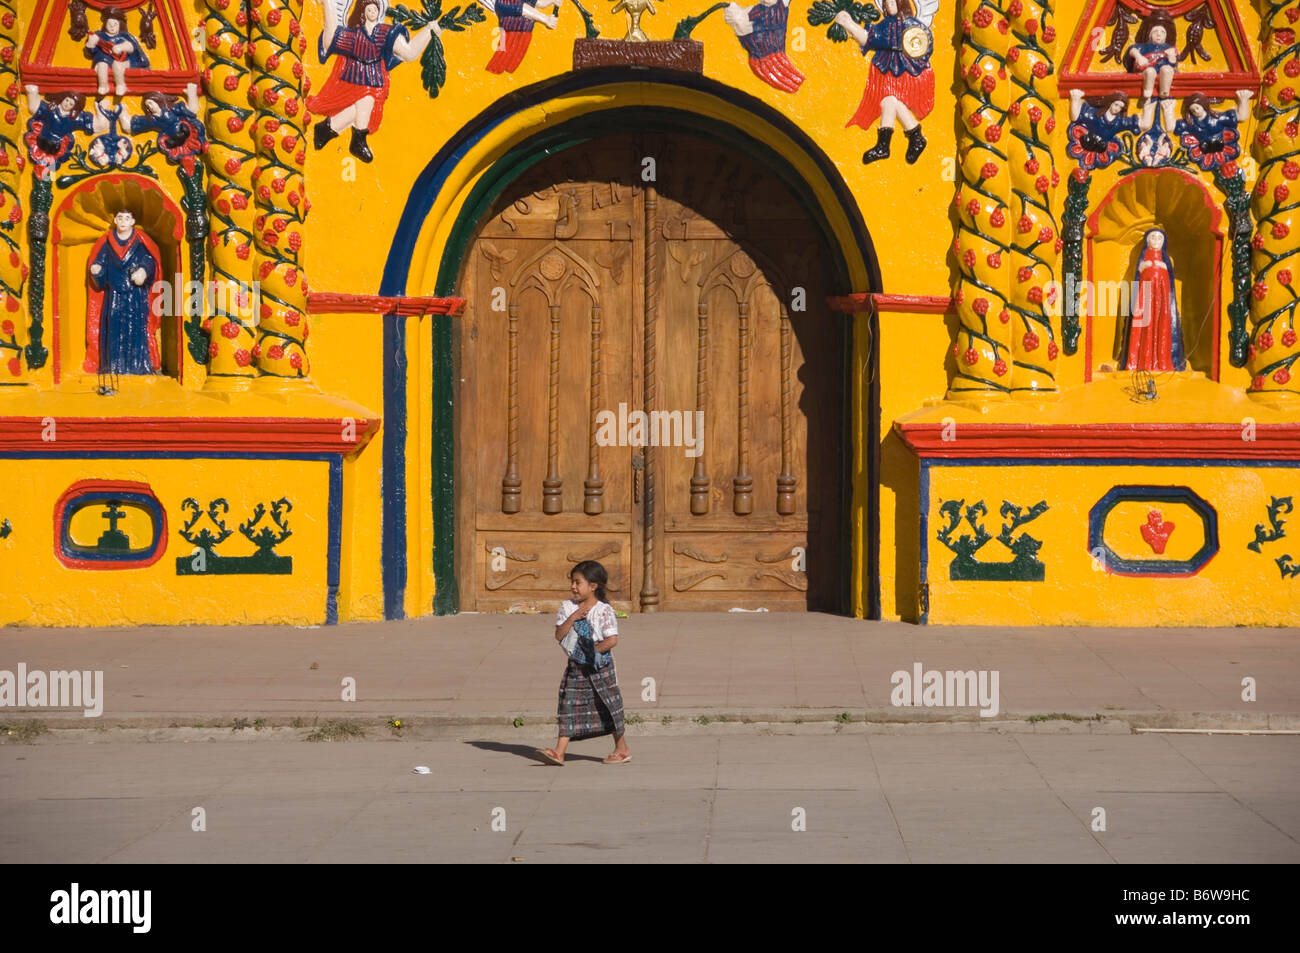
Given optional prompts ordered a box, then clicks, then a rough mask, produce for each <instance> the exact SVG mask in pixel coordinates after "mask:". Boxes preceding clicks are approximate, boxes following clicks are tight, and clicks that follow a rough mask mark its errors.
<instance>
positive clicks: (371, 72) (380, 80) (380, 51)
mask: <svg viewBox="0 0 1300 953" xmlns="http://www.w3.org/2000/svg"><path fill="white" fill-rule="evenodd" d="M347 3H348V0H321V10H322V11H323V12H324V17H325V29H324V30H322V31H321V35H320V41H319V44H318V50H317V52H318V54H319V56H320V61H321V62H322V63H324V62H325V61H326V60H327V59H328V58H329V57H330V56H335V57H336V59H335V60H334V70H333V72H331V73H330V75H329V79H327V80H325V85H324V86H322V87H321V90H320V92H319V93H317V94H316V95H314V96H312V97H310V98H308V100H307V109H308V110H310V111H311V112H314V113H319V114H321V115H322V116H323V117H324V118H322V119H321V120H320V121H319V122H317V123H316V125H315V127H314V141H315V145H316V148H317V149H323V148H324V147H325V144H326V143H327V142H329V141H330V140H331V139H333V138H334V137H335V136H337V135H338V134H339V133H341V132H342V131H343V130H344V129H348V128H351V130H352V141H351V143H350V144H349V146H348V151H349V152H350V153H352V154H353V155H354V156H356V157H357V158H358V159H360V160H361V161H362V162H370V161H371V160H372V159H374V154H373V153H372V152H371V151H370V146H369V145H368V144H367V142H366V137H367V136H368V135H369V134H370V133H372V132H377V131H378V130H379V123H380V121H381V120H382V119H383V118H384V101H385V100H386V99H388V73H389V71H390V70H391V69H393V67H395V66H397V64H398V63H409V62H411V61H412V60H414V59H418V58H419V56H420V54H421V53H423V52H424V49H425V47H427V46H428V45H429V41H430V40H431V39H433V37H434V36H441V35H442V28H441V27H439V26H438V23H437V21H436V20H431V21H430V22H429V23H428V24H426V25H425V26H423V27H421V28H420V29H419V30H417V31H416V32H415V35H414V36H412V35H411V34H410V33H409V32H408V31H407V29H406V27H404V26H399V25H395V24H391V23H384V22H383V19H384V12H385V11H386V10H387V9H388V0H356V2H355V3H353V5H352V12H351V14H349V15H348V17H347V19H346V20H344V13H345V12H346V10H347Z"/></svg>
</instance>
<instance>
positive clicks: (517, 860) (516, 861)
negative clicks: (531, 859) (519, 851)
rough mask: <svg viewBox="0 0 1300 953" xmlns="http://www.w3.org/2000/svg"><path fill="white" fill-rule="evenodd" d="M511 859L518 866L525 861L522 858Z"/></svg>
mask: <svg viewBox="0 0 1300 953" xmlns="http://www.w3.org/2000/svg"><path fill="white" fill-rule="evenodd" d="M510 859H511V860H512V861H513V862H514V863H516V864H517V863H519V862H520V861H521V860H523V858H522V857H511V858H510Z"/></svg>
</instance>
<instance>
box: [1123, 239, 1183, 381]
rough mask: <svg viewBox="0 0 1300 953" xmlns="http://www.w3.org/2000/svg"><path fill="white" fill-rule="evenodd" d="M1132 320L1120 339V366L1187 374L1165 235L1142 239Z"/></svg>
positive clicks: (1131, 369) (1171, 266) (1135, 281)
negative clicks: (1185, 372) (1184, 372)
mask: <svg viewBox="0 0 1300 953" xmlns="http://www.w3.org/2000/svg"><path fill="white" fill-rule="evenodd" d="M1130 288H1131V292H1130V299H1129V312H1130V317H1129V319H1128V321H1127V322H1126V324H1125V328H1124V333H1123V334H1122V335H1121V337H1120V342H1119V347H1118V348H1117V352H1118V353H1117V355H1116V357H1117V358H1118V360H1119V362H1120V367H1121V368H1122V369H1123V370H1129V371H1183V370H1186V369H1187V360H1186V359H1185V358H1184V356H1183V328H1182V322H1181V321H1180V320H1179V317H1178V302H1177V300H1176V299H1175V296H1174V266H1173V262H1171V261H1170V260H1169V251H1168V249H1167V248H1166V247H1165V233H1164V231H1163V230H1162V229H1159V228H1153V229H1151V230H1149V231H1148V232H1147V233H1146V234H1145V235H1144V236H1142V254H1141V257H1140V258H1139V259H1138V265H1137V271H1136V273H1135V274H1134V276H1133V284H1132V285H1131V286H1130Z"/></svg>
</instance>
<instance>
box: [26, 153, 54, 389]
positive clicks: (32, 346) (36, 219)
mask: <svg viewBox="0 0 1300 953" xmlns="http://www.w3.org/2000/svg"><path fill="white" fill-rule="evenodd" d="M53 202H54V185H53V184H52V183H51V182H50V181H49V180H48V179H41V178H37V177H35V176H33V178H32V198H31V202H30V203H29V204H30V206H31V214H30V215H29V216H28V219H27V236H28V238H29V239H30V240H31V244H30V246H29V248H28V252H27V253H28V255H30V256H31V266H30V273H29V274H28V276H27V307H28V310H29V312H30V313H31V318H30V321H29V322H28V325H27V349H26V354H27V366H28V367H30V368H31V369H32V370H37V369H39V368H42V367H44V366H45V362H46V361H47V360H49V357H50V352H49V351H48V350H47V349H46V348H45V346H44V345H43V344H42V343H41V339H42V338H43V337H44V333H45V243H46V241H47V240H48V239H49V237H50V206H51V205H52V204H53Z"/></svg>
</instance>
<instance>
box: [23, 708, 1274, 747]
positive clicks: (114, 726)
mask: <svg viewBox="0 0 1300 953" xmlns="http://www.w3.org/2000/svg"><path fill="white" fill-rule="evenodd" d="M250 715H252V717H250ZM846 715H847V716H848V718H847V720H846V719H845V716H846ZM392 717H400V718H401V722H402V728H401V730H400V731H394V730H393V729H391V728H390V727H389V726H388V721H389V719H390V718H392ZM516 719H522V722H521V724H520V725H518V726H516V725H515V724H514V722H515V720H516ZM340 723H347V724H349V725H353V726H355V727H357V728H360V729H362V730H363V732H364V737H365V738H366V739H367V740H401V739H406V738H410V739H427V738H439V737H448V736H455V735H464V734H466V733H467V731H466V730H467V729H476V730H477V733H479V734H481V733H482V732H483V731H491V732H493V733H496V732H497V731H504V732H505V733H506V734H515V735H522V734H531V733H533V732H535V731H538V730H542V731H544V732H545V733H547V734H549V733H552V732H553V731H554V724H555V715H554V714H553V713H551V712H537V711H524V712H515V713H501V712H483V713H467V714H463V715H414V716H405V715H400V714H377V713H374V712H358V713H357V714H355V715H350V716H348V717H339V716H338V715H337V714H336V713H334V712H328V713H324V712H302V713H298V714H292V713H284V712H279V713H275V714H266V715H257V713H255V712H249V713H237V714H211V713H207V714H204V713H176V714H164V713H151V714H150V713H141V714H132V715H127V716H123V717H118V718H113V719H111V720H109V719H105V718H103V717H100V718H96V719H88V718H86V717H84V716H83V715H80V714H73V713H70V712H65V711H58V712H52V713H46V712H45V711H42V710H31V709H28V710H14V711H12V712H8V713H6V714H5V716H4V717H3V718H0V744H13V743H21V742H20V741H15V738H16V737H18V736H19V735H22V736H25V740H26V739H30V738H34V737H43V738H45V739H46V740H49V741H54V740H56V739H55V738H54V737H52V736H51V735H52V734H58V735H63V734H65V733H67V734H69V735H70V736H71V735H75V736H77V737H78V738H80V737H89V738H92V739H97V740H101V741H109V740H147V741H166V740H177V741H180V740H194V739H197V738H200V737H201V738H202V739H203V740H215V739H217V738H221V737H224V738H236V739H240V740H252V739H267V740H272V739H274V740H306V738H307V736H308V735H309V734H311V733H312V731H313V730H314V729H316V728H319V727H321V726H327V727H328V726H332V725H338V724H340ZM627 724H628V730H629V732H630V733H633V734H647V733H655V734H685V733H692V732H700V731H708V732H718V733H727V732H736V731H754V730H757V731H759V732H760V733H763V732H769V733H770V732H777V731H780V732H781V733H796V734H798V733H805V732H807V733H825V732H834V733H843V732H849V733H855V734H856V733H864V734H865V733H890V732H897V731H915V730H927V729H928V730H934V731H948V732H963V731H965V732H980V731H993V732H1017V733H1036V734H1042V733H1052V734H1061V733H1074V734H1080V733H1106V734H1115V733H1130V732H1136V731H1137V730H1139V729H1157V730H1160V729H1164V730H1171V731H1177V732H1183V733H1195V732H1197V731H1217V732H1228V731H1239V732H1245V731H1271V732H1282V731H1300V714H1293V713H1287V712H1268V713H1251V712H1169V711H1154V712H1150V711H1119V710H1116V711H1107V712H1104V713H1102V712H1087V711H1079V712H1037V713H1028V712H1024V713H1016V712H1006V713H1003V714H1002V715H1000V716H999V717H996V718H981V717H980V716H979V715H978V713H977V712H976V711H975V710H974V709H934V708H927V709H907V708H887V709H874V710H869V711H866V712H862V711H852V710H837V709H826V708H818V709H808V708H778V709H763V710H760V709H740V710H718V709H664V708H652V709H629V710H628V712H627ZM25 726H26V727H28V729H29V730H28V731H24V730H23V729H24V727H25ZM38 726H39V727H38ZM31 731H35V732H36V734H35V735H33V734H31V733H30V732H31ZM47 732H48V733H47ZM60 740H72V738H71V737H68V738H66V739H60Z"/></svg>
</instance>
